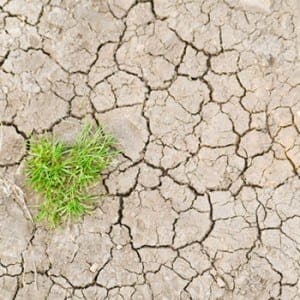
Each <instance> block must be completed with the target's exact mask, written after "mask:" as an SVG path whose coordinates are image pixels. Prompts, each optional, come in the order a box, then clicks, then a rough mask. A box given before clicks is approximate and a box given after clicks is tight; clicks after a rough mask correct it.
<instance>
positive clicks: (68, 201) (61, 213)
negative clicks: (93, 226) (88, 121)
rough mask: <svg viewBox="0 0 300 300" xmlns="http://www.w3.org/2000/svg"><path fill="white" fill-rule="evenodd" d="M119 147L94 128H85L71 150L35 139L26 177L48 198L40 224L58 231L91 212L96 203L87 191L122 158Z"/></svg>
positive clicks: (34, 187)
mask: <svg viewBox="0 0 300 300" xmlns="http://www.w3.org/2000/svg"><path fill="white" fill-rule="evenodd" d="M115 144H116V141H115V139H114V138H113V137H112V136H111V135H108V134H105V133H104V131H103V129H102V128H101V127H99V128H98V129H96V130H93V128H92V126H91V125H86V126H85V127H84V129H83V130H82V132H81V133H80V135H79V136H78V138H77V140H76V141H75V143H74V144H73V145H71V146H70V145H66V144H64V143H63V142H61V141H58V140H57V139H55V138H53V137H52V138H49V137H42V138H39V139H32V140H31V141H30V151H29V155H28V158H27V161H26V176H27V179H28V183H29V185H30V186H31V187H32V188H33V189H34V190H35V191H37V192H39V193H40V194H41V195H43V196H44V202H43V203H42V204H41V205H40V207H39V213H38V215H37V220H38V221H47V223H48V224H49V225H50V227H56V226H57V225H59V224H61V223H62V222H64V221H65V220H66V219H70V218H71V219H74V218H80V217H81V216H82V215H84V214H85V213H87V212H89V211H90V209H91V208H92V204H93V202H94V200H95V199H94V197H93V196H90V195H89V194H88V191H87V188H88V186H89V185H90V184H92V183H94V182H96V181H97V180H99V179H100V173H101V172H102V171H103V170H105V169H106V168H107V167H108V166H109V165H110V164H111V162H112V160H113V159H114V158H115V156H116V155H117V154H118V151H117V150H115V148H114V146H115Z"/></svg>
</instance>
